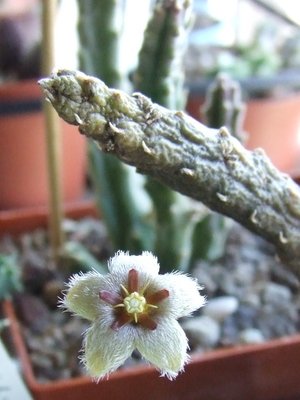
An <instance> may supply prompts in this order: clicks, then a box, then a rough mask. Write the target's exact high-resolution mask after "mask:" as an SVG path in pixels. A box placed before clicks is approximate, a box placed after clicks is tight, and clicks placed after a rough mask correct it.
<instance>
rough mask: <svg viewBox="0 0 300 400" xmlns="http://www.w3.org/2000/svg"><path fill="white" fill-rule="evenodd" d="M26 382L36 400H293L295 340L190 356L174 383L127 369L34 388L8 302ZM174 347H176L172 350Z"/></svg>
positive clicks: (299, 392)
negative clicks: (96, 378) (95, 378)
mask: <svg viewBox="0 0 300 400" xmlns="http://www.w3.org/2000/svg"><path fill="white" fill-rule="evenodd" d="M3 311H4V314H5V316H6V317H7V318H8V319H9V329H10V335H11V338H12V341H13V344H14V347H15V351H16V354H17V356H18V357H19V360H20V362H21V368H22V372H23V375H24V378H25V382H26V384H27V386H28V388H29V389H30V391H31V393H32V394H33V396H34V399H35V400H49V399H51V400H82V399H83V398H86V399H89V400H93V399H97V400H107V399H109V400H120V399H123V400H134V399H143V400H153V399H155V400H228V399H230V400H241V399H243V400H296V399H299V398H300V379H299V372H298V365H299V362H300V335H296V336H293V337H289V338H284V339H280V340H273V341H270V342H267V343H265V344H259V345H249V346H244V347H235V348H232V349H224V350H215V351H211V352H209V353H207V354H203V355H195V356H193V357H192V360H191V362H190V363H189V364H188V365H187V366H186V368H185V372H183V373H182V374H181V375H180V376H179V377H178V378H177V379H176V380H175V381H172V382H170V381H168V380H167V379H166V378H162V377H159V373H158V372H157V371H155V370H154V369H153V368H152V367H147V366H143V367H132V368H128V369H126V370H121V371H119V372H115V373H113V374H111V376H110V377H109V379H107V380H103V381H100V382H99V383H95V382H93V381H92V380H91V379H89V378H87V377H82V378H73V379H68V380H61V381H57V382H53V383H44V384H42V383H39V382H37V380H36V379H35V376H34V373H33V370H32V366H31V363H30V358H29V354H28V352H27V349H26V346H25V343H24V341H23V337H22V331H21V329H20V325H19V323H18V320H17V318H16V315H15V312H14V308H13V305H12V303H11V302H9V301H6V302H4V304H3ZM174 345H176V344H174Z"/></svg>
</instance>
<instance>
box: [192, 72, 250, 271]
mask: <svg viewBox="0 0 300 400" xmlns="http://www.w3.org/2000/svg"><path fill="white" fill-rule="evenodd" d="M244 113H245V104H244V103H243V102H242V95H241V88H240V85H239V83H238V82H237V81H234V80H232V79H231V78H230V77H229V76H227V75H225V74H219V75H218V76H217V77H216V78H215V79H214V81H213V82H212V84H211V85H210V87H209V88H208V91H207V95H206V100H205V103H204V106H203V114H204V119H205V122H206V124H207V125H208V126H209V127H211V128H220V127H222V126H225V127H226V128H227V129H228V130H229V132H230V133H231V134H232V135H233V136H235V137H236V138H237V139H239V140H240V141H241V142H242V143H244V142H245V140H246V133H245V132H244V130H243V119H244ZM231 225H232V224H231V220H230V219H229V218H227V217H225V216H223V215H221V214H217V213H215V212H209V213H208V215H206V216H205V218H203V220H202V221H200V222H199V223H198V224H197V225H196V227H195V230H194V232H193V238H192V249H193V253H192V255H191V260H190V262H191V264H192V263H193V262H194V261H195V260H197V259H205V260H208V261H213V260H216V259H218V258H219V257H221V256H222V255H223V254H224V251H225V246H226V241H227V237H228V234H229V231H230V227H231ZM199 238H201V240H199Z"/></svg>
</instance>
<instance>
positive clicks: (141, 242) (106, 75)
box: [78, 0, 151, 252]
mask: <svg viewBox="0 0 300 400" xmlns="http://www.w3.org/2000/svg"><path fill="white" fill-rule="evenodd" d="M122 5H123V1H122V0H78V6H79V11H80V19H79V24H78V32H79V39H80V53H79V60H80V69H81V70H82V71H84V72H86V73H89V74H93V75H95V76H97V77H99V78H101V79H102V80H103V81H104V82H105V83H106V84H108V85H112V86H113V87H115V88H118V87H120V86H121V76H122V74H121V72H120V70H119V67H118V65H119V62H118V58H119V48H120V34H121V31H120V25H121V23H120V21H118V17H119V16H120V15H121V14H122V13H121V7H122ZM88 152H89V171H90V177H91V180H92V185H93V188H94V191H95V194H96V199H97V203H98V207H99V209H100V210H101V215H102V218H103V220H104V221H105V223H106V225H107V228H108V232H109V235H110V238H111V240H112V244H113V246H114V248H115V249H121V250H129V251H132V252H140V251H142V250H150V249H151V245H149V241H150V240H151V239H150V238H151V232H150V230H149V228H148V224H147V223H146V221H145V219H146V216H145V212H144V210H143V208H142V207H141V204H140V202H139V198H137V196H136V194H134V193H133V191H134V189H135V188H134V184H133V181H132V173H131V172H130V167H128V166H126V165H124V164H123V163H121V162H120V161H119V160H117V159H115V158H114V157H112V156H111V155H109V154H105V153H103V152H100V151H99V149H98V148H97V146H96V145H95V143H94V142H92V141H90V142H89V146H88Z"/></svg>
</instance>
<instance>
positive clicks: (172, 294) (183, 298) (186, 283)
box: [153, 272, 205, 319]
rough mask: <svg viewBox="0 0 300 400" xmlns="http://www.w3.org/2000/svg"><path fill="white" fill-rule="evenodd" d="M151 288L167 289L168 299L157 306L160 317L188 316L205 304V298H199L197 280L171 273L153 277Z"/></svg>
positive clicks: (176, 317) (199, 287)
mask: <svg viewBox="0 0 300 400" xmlns="http://www.w3.org/2000/svg"><path fill="white" fill-rule="evenodd" d="M153 286H154V287H157V289H158V290H161V289H167V290H168V291H169V297H168V298H167V299H166V300H164V301H163V302H162V303H161V304H158V306H159V310H160V312H161V313H162V314H161V315H166V316H168V317H173V318H175V319H178V318H181V317H184V316H188V315H190V314H191V313H192V312H193V311H196V310H198V309H199V308H200V307H202V306H203V305H204V304H205V297H204V296H201V294H200V293H199V290H200V289H202V287H201V286H199V284H198V282H197V280H195V279H193V278H191V277H189V276H187V275H184V274H181V273H180V272H173V273H169V274H164V275H159V276H157V277H155V279H154V282H153Z"/></svg>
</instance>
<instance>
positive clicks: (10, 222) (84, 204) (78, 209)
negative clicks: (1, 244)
mask: <svg viewBox="0 0 300 400" xmlns="http://www.w3.org/2000/svg"><path fill="white" fill-rule="evenodd" d="M63 212H64V216H65V217H68V218H73V219H79V218H83V217H86V216H91V217H97V218H99V212H98V210H97V208H96V206H95V202H94V200H92V199H84V200H83V199H81V200H80V201H75V202H72V203H69V204H65V205H64V208H63ZM48 218H49V213H48V209H47V207H43V206H40V207H33V208H31V207H30V208H20V209H12V210H4V211H1V210H0V237H1V236H5V235H7V234H10V235H18V234H20V233H23V232H29V231H32V230H33V229H37V228H41V227H42V228H46V227H47V225H48V222H49V221H48Z"/></svg>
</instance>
